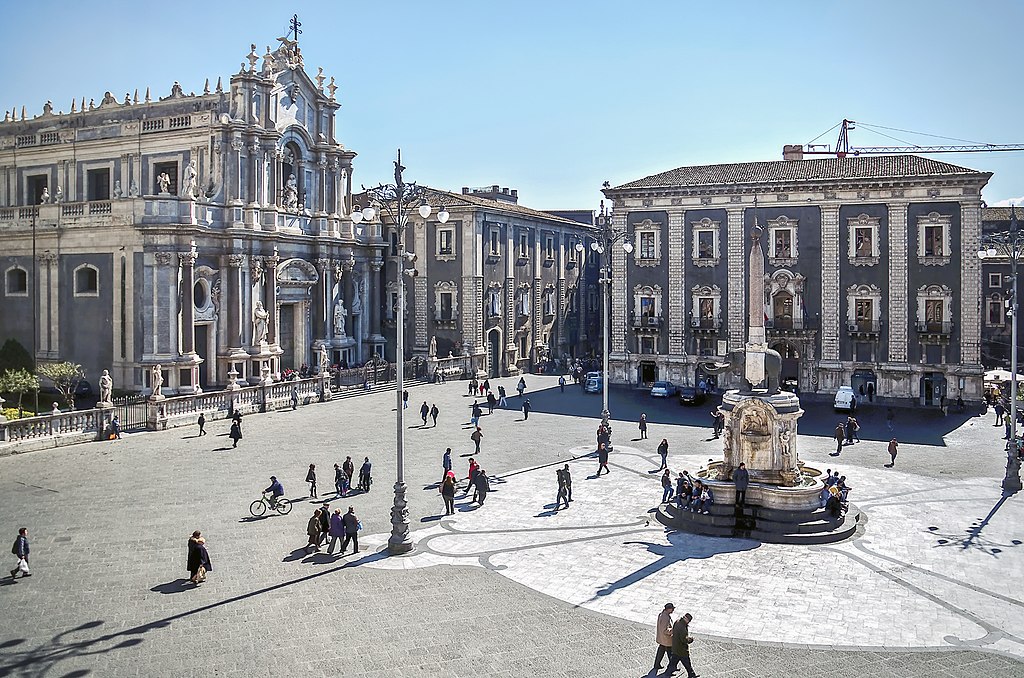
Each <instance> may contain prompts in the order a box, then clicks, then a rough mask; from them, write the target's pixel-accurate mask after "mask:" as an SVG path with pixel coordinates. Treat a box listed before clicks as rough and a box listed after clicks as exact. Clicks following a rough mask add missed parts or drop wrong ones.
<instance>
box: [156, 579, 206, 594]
mask: <svg viewBox="0 0 1024 678" xmlns="http://www.w3.org/2000/svg"><path fill="white" fill-rule="evenodd" d="M194 588H196V586H195V584H193V583H192V582H190V581H189V580H188V579H186V578H184V577H181V578H180V579H175V580H174V581H169V582H167V583H166V584H157V585H156V586H154V587H153V588H151V589H150V591H152V592H154V593H165V594H166V593H184V592H185V591H191V590H193V589H194Z"/></svg>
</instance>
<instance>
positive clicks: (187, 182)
mask: <svg viewBox="0 0 1024 678" xmlns="http://www.w3.org/2000/svg"><path fill="white" fill-rule="evenodd" d="M197 176H198V172H196V161H195V160H193V161H192V162H190V163H189V164H188V165H186V166H185V172H184V174H183V176H182V178H181V197H182V198H185V199H186V200H194V199H195V197H196V177H197Z"/></svg>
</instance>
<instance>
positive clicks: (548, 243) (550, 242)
mask: <svg viewBox="0 0 1024 678" xmlns="http://www.w3.org/2000/svg"><path fill="white" fill-rule="evenodd" d="M544 258H545V259H547V260H549V261H550V260H552V259H554V258H555V238H554V237H553V236H550V235H549V236H547V237H546V238H544Z"/></svg>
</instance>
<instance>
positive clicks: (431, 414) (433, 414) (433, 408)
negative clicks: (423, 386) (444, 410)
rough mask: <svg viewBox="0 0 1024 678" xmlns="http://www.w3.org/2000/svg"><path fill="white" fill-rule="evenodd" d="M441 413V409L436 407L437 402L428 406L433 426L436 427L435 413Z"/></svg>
mask: <svg viewBox="0 0 1024 678" xmlns="http://www.w3.org/2000/svg"><path fill="white" fill-rule="evenodd" d="M439 414H441V411H440V410H439V409H437V403H434V404H433V405H431V406H430V418H431V419H433V420H434V427H435V428H436V427H437V415H439Z"/></svg>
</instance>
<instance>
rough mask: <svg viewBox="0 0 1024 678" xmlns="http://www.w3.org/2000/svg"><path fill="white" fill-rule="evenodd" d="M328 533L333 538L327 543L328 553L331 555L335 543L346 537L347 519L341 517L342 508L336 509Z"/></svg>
mask: <svg viewBox="0 0 1024 678" xmlns="http://www.w3.org/2000/svg"><path fill="white" fill-rule="evenodd" d="M327 535H328V536H329V537H330V538H331V541H330V542H329V543H328V544H327V555H331V554H332V553H334V545H335V544H337V543H338V542H339V541H341V540H342V539H343V538H344V537H345V521H344V519H343V518H342V517H341V509H334V514H333V515H332V516H331V525H330V527H328V528H327Z"/></svg>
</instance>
